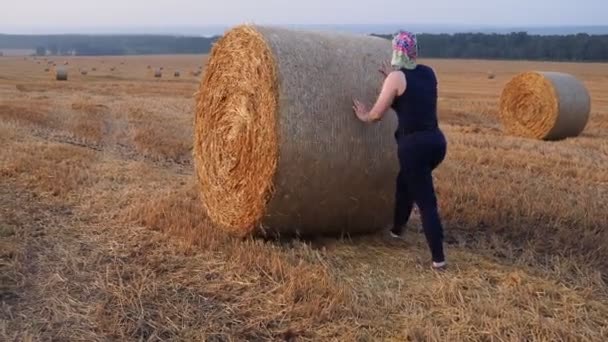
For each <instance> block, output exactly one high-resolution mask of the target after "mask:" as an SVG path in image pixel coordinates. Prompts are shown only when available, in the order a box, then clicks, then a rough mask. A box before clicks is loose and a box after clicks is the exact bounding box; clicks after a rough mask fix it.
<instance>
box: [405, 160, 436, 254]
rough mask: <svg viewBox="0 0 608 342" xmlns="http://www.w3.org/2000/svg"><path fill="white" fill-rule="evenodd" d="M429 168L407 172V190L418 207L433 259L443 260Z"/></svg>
mask: <svg viewBox="0 0 608 342" xmlns="http://www.w3.org/2000/svg"><path fill="white" fill-rule="evenodd" d="M431 172H432V171H431V169H430V168H424V169H421V170H417V172H411V173H408V174H407V183H408V190H410V193H411V196H412V197H413V198H414V201H415V202H416V205H417V206H418V208H419V209H420V216H421V218H422V227H423V228H424V235H425V236H426V240H427V243H428V245H429V248H430V250H431V254H432V257H433V261H434V262H436V263H441V262H444V261H445V255H444V253H443V226H442V224H441V219H440V218H439V210H438V208H437V197H436V196H435V189H434V186H433V176H432V173H431Z"/></svg>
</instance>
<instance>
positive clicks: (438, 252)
mask: <svg viewBox="0 0 608 342" xmlns="http://www.w3.org/2000/svg"><path fill="white" fill-rule="evenodd" d="M417 55H418V46H417V41H416V36H415V35H414V34H412V33H410V32H405V31H400V32H399V33H398V34H397V35H396V36H395V38H394V39H393V57H392V60H391V66H392V67H393V68H394V69H395V70H391V68H390V66H388V65H384V66H383V68H382V70H381V72H382V73H383V74H384V75H385V76H386V78H385V80H384V84H383V86H382V91H381V92H380V95H379V96H378V99H377V100H376V103H375V104H374V106H373V107H372V108H371V109H369V110H368V108H367V107H366V106H365V105H364V104H362V103H361V102H359V101H357V100H354V106H353V109H354V111H355V113H356V115H357V117H358V118H359V119H360V120H361V121H363V122H375V121H378V120H380V119H382V115H383V114H384V113H385V112H386V111H387V110H388V109H389V108H390V107H392V108H393V109H394V110H395V112H396V113H397V117H398V121H399V126H398V128H397V131H396V132H395V139H396V140H397V146H398V148H397V151H398V156H399V165H400V171H399V175H398V177H397V189H396V196H395V215H394V221H393V226H392V228H391V235H392V236H393V237H399V236H401V234H402V233H403V227H404V226H405V225H406V224H407V221H408V220H409V218H410V214H411V212H412V207H413V205H414V203H416V205H417V206H418V208H419V210H420V213H421V217H422V226H423V228H424V233H425V236H426V240H427V243H428V245H429V248H430V250H431V254H432V257H433V263H432V266H433V268H435V269H443V268H444V267H445V266H446V261H445V256H444V253H443V227H442V225H441V220H440V218H439V212H438V210H437V198H436V196H435V189H434V186H433V178H432V172H433V170H434V169H435V168H436V167H437V166H438V165H439V164H440V163H441V162H442V161H443V159H444V157H445V154H446V146H447V143H446V140H445V137H444V135H443V133H442V132H441V130H440V129H439V126H438V124H437V79H436V77H435V73H434V71H433V69H431V68H430V67H428V66H425V65H422V64H417V63H416V58H417Z"/></svg>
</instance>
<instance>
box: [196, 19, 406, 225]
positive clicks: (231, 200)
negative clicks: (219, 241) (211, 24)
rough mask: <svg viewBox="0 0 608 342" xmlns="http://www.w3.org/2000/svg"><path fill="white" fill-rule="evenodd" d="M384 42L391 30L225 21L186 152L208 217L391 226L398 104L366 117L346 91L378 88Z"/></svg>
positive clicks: (225, 221)
mask: <svg viewBox="0 0 608 342" xmlns="http://www.w3.org/2000/svg"><path fill="white" fill-rule="evenodd" d="M390 51H391V44H390V41H388V40H385V39H381V38H376V37H371V36H364V35H350V34H338V33H320V32H304V31H292V30H287V29H279V28H269V27H260V26H239V27H236V28H233V29H232V30H229V31H228V32H227V33H226V34H225V35H224V36H223V37H222V38H221V39H220V40H219V41H218V42H217V43H216V44H215V46H214V47H213V50H212V52H211V55H210V58H209V60H208V64H207V66H206V68H205V73H204V76H203V80H202V82H201V84H200V88H199V92H198V94H197V106H196V117H195V137H194V152H193V153H194V163H195V168H196V174H197V178H198V181H199V184H200V191H201V198H202V202H203V207H204V208H205V211H206V212H207V215H208V216H209V218H210V219H211V220H212V221H213V222H215V223H216V224H217V225H218V226H220V227H224V229H226V230H227V231H231V232H235V233H237V234H239V235H248V234H256V233H264V234H271V235H274V234H281V235H293V234H296V235H316V234H335V233H363V232H371V231H378V230H380V229H383V228H384V227H386V225H387V224H388V223H390V222H391V218H392V211H393V200H394V184H395V177H396V175H397V172H398V162H397V159H396V145H395V142H394V136H393V133H394V130H395V128H396V127H397V121H396V116H395V115H390V113H387V115H386V117H385V119H384V120H383V121H381V122H379V123H377V124H374V125H368V124H363V123H361V122H360V121H359V120H358V119H357V118H356V117H355V115H354V113H353V111H352V97H353V96H356V97H357V98H359V99H361V100H363V101H366V102H367V103H372V101H374V100H375V97H376V95H377V89H378V86H379V84H381V82H382V78H381V76H380V75H379V73H378V72H377V70H378V66H379V65H381V63H382V62H383V61H385V60H387V59H388V58H390ZM302 56H306V58H302ZM345 58H346V60H345ZM344 65H348V72H345V70H344V69H343V68H344ZM294 70H298V71H297V72H294Z"/></svg>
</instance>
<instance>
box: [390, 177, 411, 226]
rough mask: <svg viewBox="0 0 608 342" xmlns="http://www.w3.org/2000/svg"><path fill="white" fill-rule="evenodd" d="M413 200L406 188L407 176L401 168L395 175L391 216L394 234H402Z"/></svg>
mask: <svg viewBox="0 0 608 342" xmlns="http://www.w3.org/2000/svg"><path fill="white" fill-rule="evenodd" d="M413 207H414V201H413V199H412V197H411V196H410V192H409V191H408V188H407V178H406V175H405V171H404V170H403V169H401V171H399V175H398V176H397V184H396V189H395V213H394V217H393V227H392V228H391V232H392V233H393V234H395V235H401V234H403V228H404V227H405V225H407V221H409V219H410V215H411V213H412V208H413Z"/></svg>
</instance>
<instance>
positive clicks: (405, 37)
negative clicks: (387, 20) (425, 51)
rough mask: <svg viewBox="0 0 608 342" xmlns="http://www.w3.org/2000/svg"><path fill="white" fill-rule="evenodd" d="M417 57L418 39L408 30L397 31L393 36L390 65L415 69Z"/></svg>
mask: <svg viewBox="0 0 608 342" xmlns="http://www.w3.org/2000/svg"><path fill="white" fill-rule="evenodd" d="M416 58H418V40H417V39H416V35H415V34H413V33H411V32H408V31H399V32H398V33H397V34H396V35H395V37H394V38H393V58H392V60H391V65H392V66H393V67H396V68H400V69H401V68H405V69H415V68H416Z"/></svg>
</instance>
